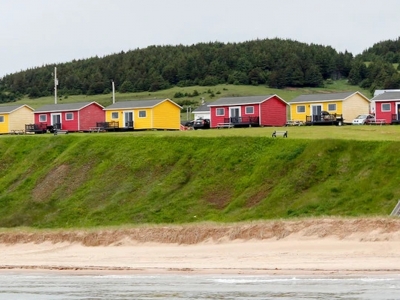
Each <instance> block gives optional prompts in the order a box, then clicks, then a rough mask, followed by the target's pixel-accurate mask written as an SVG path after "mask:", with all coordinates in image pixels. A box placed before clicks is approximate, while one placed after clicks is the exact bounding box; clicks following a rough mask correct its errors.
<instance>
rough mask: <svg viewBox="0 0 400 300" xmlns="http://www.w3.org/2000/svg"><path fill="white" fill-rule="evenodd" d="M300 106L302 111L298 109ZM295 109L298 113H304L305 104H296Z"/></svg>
mask: <svg viewBox="0 0 400 300" xmlns="http://www.w3.org/2000/svg"><path fill="white" fill-rule="evenodd" d="M300 107H302V108H303V111H299V108H300ZM296 111H297V113H298V114H305V113H306V106H305V105H297V106H296Z"/></svg>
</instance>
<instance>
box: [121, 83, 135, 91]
mask: <svg viewBox="0 0 400 300" xmlns="http://www.w3.org/2000/svg"><path fill="white" fill-rule="evenodd" d="M134 90H135V87H134V86H133V84H132V82H130V81H129V80H125V81H124V82H123V83H122V84H121V86H120V87H119V92H120V93H132V92H134Z"/></svg>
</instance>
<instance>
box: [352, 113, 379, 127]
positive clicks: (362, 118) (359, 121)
mask: <svg viewBox="0 0 400 300" xmlns="http://www.w3.org/2000/svg"><path fill="white" fill-rule="evenodd" d="M371 120H375V117H374V116H373V115H369V114H365V115H359V116H358V117H357V118H355V119H354V120H353V122H352V123H353V125H364V124H368V122H369V121H371Z"/></svg>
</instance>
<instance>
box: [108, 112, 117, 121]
mask: <svg viewBox="0 0 400 300" xmlns="http://www.w3.org/2000/svg"><path fill="white" fill-rule="evenodd" d="M115 113H116V114H117V117H116V118H114V117H113V114H115ZM110 117H111V120H118V119H119V111H112V112H111V116H110Z"/></svg>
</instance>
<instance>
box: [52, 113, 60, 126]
mask: <svg viewBox="0 0 400 300" xmlns="http://www.w3.org/2000/svg"><path fill="white" fill-rule="evenodd" d="M53 116H60V123H61V127H62V114H61V113H54V114H50V122H51V123H50V125H54V123H53Z"/></svg>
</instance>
